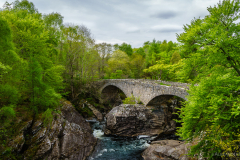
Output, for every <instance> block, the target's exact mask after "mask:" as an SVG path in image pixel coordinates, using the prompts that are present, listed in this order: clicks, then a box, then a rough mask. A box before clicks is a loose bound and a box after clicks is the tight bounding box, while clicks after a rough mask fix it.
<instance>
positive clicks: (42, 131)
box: [15, 101, 97, 160]
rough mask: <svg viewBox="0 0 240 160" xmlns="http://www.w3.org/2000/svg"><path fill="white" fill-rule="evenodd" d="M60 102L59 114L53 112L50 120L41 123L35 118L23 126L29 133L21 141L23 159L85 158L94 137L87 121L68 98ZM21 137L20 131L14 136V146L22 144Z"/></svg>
mask: <svg viewBox="0 0 240 160" xmlns="http://www.w3.org/2000/svg"><path fill="white" fill-rule="evenodd" d="M62 104H63V106H62V109H61V114H55V115H54V119H53V121H52V124H49V125H48V126H43V123H42V121H41V120H38V121H36V122H35V123H34V124H33V125H28V127H25V129H26V128H28V131H31V132H29V133H31V134H30V135H28V136H30V137H29V138H28V140H27V141H28V143H27V144H25V150H24V153H23V155H24V159H26V160H30V159H31V160H37V159H51V160H52V159H54V160H59V159H65V160H75V159H77V160H85V159H86V157H87V156H89V155H90V154H91V152H92V151H93V149H94V146H95V144H96V141H97V139H96V138H95V137H93V135H92V130H91V127H90V125H89V123H88V122H86V121H85V119H84V118H83V117H82V116H81V115H80V114H79V113H78V112H77V111H76V110H75V108H74V107H73V106H72V105H71V104H70V103H69V102H66V101H65V102H62ZM29 127H30V128H29ZM16 141H19V143H17V142H16ZM25 141H26V137H24V134H21V135H19V136H18V137H16V139H15V142H16V144H15V145H16V147H19V148H22V146H23V145H24V143H25Z"/></svg>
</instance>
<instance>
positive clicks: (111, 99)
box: [100, 84, 127, 105]
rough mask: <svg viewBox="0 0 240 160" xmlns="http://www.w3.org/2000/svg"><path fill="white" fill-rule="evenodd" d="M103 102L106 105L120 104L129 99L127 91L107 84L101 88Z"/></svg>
mask: <svg viewBox="0 0 240 160" xmlns="http://www.w3.org/2000/svg"><path fill="white" fill-rule="evenodd" d="M100 94H101V102H102V103H105V104H111V105H113V104H118V105H120V104H121V103H122V100H123V99H125V98H126V97H127V94H126V91H124V90H123V89H122V88H121V87H119V86H118V85H115V84H105V85H104V86H103V87H101V88H100Z"/></svg>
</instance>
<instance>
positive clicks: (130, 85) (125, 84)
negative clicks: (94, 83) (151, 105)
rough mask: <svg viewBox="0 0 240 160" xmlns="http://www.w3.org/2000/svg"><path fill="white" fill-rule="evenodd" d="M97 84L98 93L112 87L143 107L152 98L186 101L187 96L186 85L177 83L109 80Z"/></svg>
mask: <svg viewBox="0 0 240 160" xmlns="http://www.w3.org/2000/svg"><path fill="white" fill-rule="evenodd" d="M98 83H101V85H102V87H100V90H99V91H100V93H101V92H102V90H103V89H104V88H105V87H107V86H109V85H113V86H116V87H118V88H119V89H121V90H122V91H123V93H124V94H125V95H126V96H127V97H129V96H131V95H132V94H133V95H134V96H135V97H138V98H139V99H140V100H141V101H142V102H143V103H144V104H145V105H147V104H148V102H150V101H151V100H152V99H153V98H155V97H157V96H160V95H175V96H178V97H180V98H182V99H185V100H187V99H186V96H187V95H188V93H187V89H188V84H186V83H183V84H181V83H177V82H165V81H159V80H157V81H153V80H145V79H110V80H102V81H99V82H98ZM160 83H164V84H169V85H171V86H167V85H160Z"/></svg>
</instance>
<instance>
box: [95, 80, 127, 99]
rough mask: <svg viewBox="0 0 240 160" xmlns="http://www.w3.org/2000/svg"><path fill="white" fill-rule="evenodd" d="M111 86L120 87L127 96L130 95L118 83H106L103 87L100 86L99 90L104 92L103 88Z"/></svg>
mask: <svg viewBox="0 0 240 160" xmlns="http://www.w3.org/2000/svg"><path fill="white" fill-rule="evenodd" d="M109 86H114V87H116V88H118V89H120V90H121V91H122V92H123V93H124V94H125V96H126V97H128V94H127V92H126V91H125V90H124V89H123V88H122V87H121V86H120V85H118V84H112V83H108V84H105V85H104V86H102V87H101V88H100V90H99V91H100V94H102V92H103V90H104V89H105V88H106V87H109Z"/></svg>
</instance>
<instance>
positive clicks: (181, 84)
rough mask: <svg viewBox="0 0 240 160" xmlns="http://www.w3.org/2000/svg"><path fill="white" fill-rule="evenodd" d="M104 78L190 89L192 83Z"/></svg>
mask: <svg viewBox="0 0 240 160" xmlns="http://www.w3.org/2000/svg"><path fill="white" fill-rule="evenodd" d="M103 80H115V81H124V80H126V81H132V82H142V83H148V84H151V85H167V86H173V87H180V88H185V89H189V86H190V85H191V84H189V83H180V82H171V81H162V80H152V79H103Z"/></svg>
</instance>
